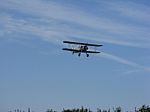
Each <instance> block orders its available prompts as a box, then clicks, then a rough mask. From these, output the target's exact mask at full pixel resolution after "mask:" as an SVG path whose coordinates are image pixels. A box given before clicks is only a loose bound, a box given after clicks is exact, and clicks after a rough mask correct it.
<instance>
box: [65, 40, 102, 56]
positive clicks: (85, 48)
mask: <svg viewBox="0 0 150 112" xmlns="http://www.w3.org/2000/svg"><path fill="white" fill-rule="evenodd" d="M63 43H67V44H69V45H76V47H74V46H71V48H63V49H62V50H65V51H71V52H72V54H74V53H78V56H80V55H81V53H85V54H86V56H87V57H89V54H90V53H100V52H99V51H96V47H101V46H103V45H99V44H89V43H81V42H72V41H63ZM69 47H70V46H69ZM89 47H95V50H89Z"/></svg>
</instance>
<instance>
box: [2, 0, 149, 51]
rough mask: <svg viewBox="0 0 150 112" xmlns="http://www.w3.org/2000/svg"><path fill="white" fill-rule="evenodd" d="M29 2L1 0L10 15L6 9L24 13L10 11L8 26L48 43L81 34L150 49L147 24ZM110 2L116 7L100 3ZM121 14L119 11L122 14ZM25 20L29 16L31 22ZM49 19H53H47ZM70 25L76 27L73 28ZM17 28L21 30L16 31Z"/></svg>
mask: <svg viewBox="0 0 150 112" xmlns="http://www.w3.org/2000/svg"><path fill="white" fill-rule="evenodd" d="M32 2H33V3H31V2H30V1H25V0H22V1H10V0H6V1H3V2H2V3H1V8H2V9H4V10H6V13H7V14H10V13H9V10H11V11H12V12H14V14H15V15H16V16H17V14H16V13H19V14H21V15H22V16H23V17H24V16H25V17H24V18H21V17H15V15H14V14H10V16H11V19H12V20H13V21H9V23H8V25H9V24H11V25H10V26H11V27H13V29H14V30H15V29H16V31H18V32H26V33H32V34H35V35H38V36H40V37H41V38H44V39H45V40H47V41H48V40H49V41H51V42H53V41H55V40H60V39H62V38H64V39H65V37H67V38H70V37H75V36H77V38H79V37H80V38H81V39H82V36H84V35H86V39H91V40H92V39H93V40H97V41H102V42H105V43H111V44H119V45H125V46H134V47H143V48H150V45H149V42H150V39H149V38H148V37H149V36H150V33H149V29H148V28H147V27H146V28H145V27H143V26H137V25H133V24H130V23H131V22H130V23H129V24H127V23H126V22H122V21H120V20H118V18H116V17H115V16H114V17H112V18H110V17H109V18H107V17H105V16H98V15H97V16H96V15H93V14H91V13H88V12H86V11H82V10H78V9H75V8H72V7H70V6H67V7H66V6H64V5H62V4H60V3H58V2H54V1H47V2H46V1H41V0H33V1H32ZM110 4H111V6H112V7H111V9H114V10H117V9H119V6H117V4H115V5H114V4H113V5H112V2H109V4H108V3H107V4H106V3H105V4H104V5H106V7H107V6H109V5H110ZM119 4H120V3H119ZM128 9H129V10H128V12H131V11H132V9H131V8H128ZM121 10H124V11H126V7H121ZM122 12H123V11H122ZM142 12H143V11H142ZM142 12H140V11H137V12H136V15H138V14H139V15H140V14H143V16H144V15H145V16H146V14H147V13H142ZM4 13H5V12H4ZM124 13H125V12H124ZM124 13H122V14H123V15H125V14H124ZM118 15H119V14H118ZM37 18H39V19H37ZM29 19H30V20H31V19H32V21H30V20H29ZM133 19H134V18H133ZM34 20H35V21H34ZM51 20H53V21H52V22H48V21H51ZM23 21H25V22H26V25H24V24H20V25H16V24H18V23H19V22H23ZM44 21H46V22H47V24H45V23H46V22H44ZM118 21H120V22H118ZM53 22H54V23H56V24H54V23H53ZM39 23H41V24H43V25H41V24H39ZM13 25H14V26H13ZM73 26H78V27H77V28H76V27H75V28H74V27H73ZM17 28H18V29H20V28H21V29H20V30H18V29H17ZM12 32H13V31H12Z"/></svg>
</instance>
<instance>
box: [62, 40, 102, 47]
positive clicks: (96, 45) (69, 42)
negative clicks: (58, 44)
mask: <svg viewBox="0 0 150 112" xmlns="http://www.w3.org/2000/svg"><path fill="white" fill-rule="evenodd" d="M63 43H68V44H78V45H87V46H95V47H100V46H103V45H99V44H88V43H81V42H71V41H63Z"/></svg>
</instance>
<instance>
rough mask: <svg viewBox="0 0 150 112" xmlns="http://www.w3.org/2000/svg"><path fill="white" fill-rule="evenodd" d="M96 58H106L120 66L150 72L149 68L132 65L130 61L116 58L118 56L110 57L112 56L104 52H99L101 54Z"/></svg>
mask: <svg viewBox="0 0 150 112" xmlns="http://www.w3.org/2000/svg"><path fill="white" fill-rule="evenodd" d="M98 56H100V57H103V58H107V59H110V60H114V61H116V62H118V63H121V64H124V65H128V66H131V67H135V68H137V69H142V70H144V71H148V72H150V68H149V67H145V66H142V65H140V64H137V63H134V62H132V61H129V60H126V59H123V58H121V57H118V56H115V55H112V54H109V53H106V52H101V54H100V55H98Z"/></svg>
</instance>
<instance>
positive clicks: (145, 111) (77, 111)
mask: <svg viewBox="0 0 150 112" xmlns="http://www.w3.org/2000/svg"><path fill="white" fill-rule="evenodd" d="M8 112H26V111H24V110H23V111H22V110H20V109H15V110H14V111H8ZM27 112H36V111H31V110H30V108H28V111H27ZM44 112H58V111H55V110H53V109H47V110H46V111H44ZM61 112H94V111H92V110H91V109H90V108H84V107H83V106H82V107H81V108H73V109H64V108H63V110H62V111H61ZM96 112H123V111H122V108H121V107H117V108H113V109H112V110H111V109H100V108H97V111H96ZM126 112H150V107H149V106H146V105H142V106H141V107H139V108H135V109H134V110H132V111H126Z"/></svg>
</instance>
